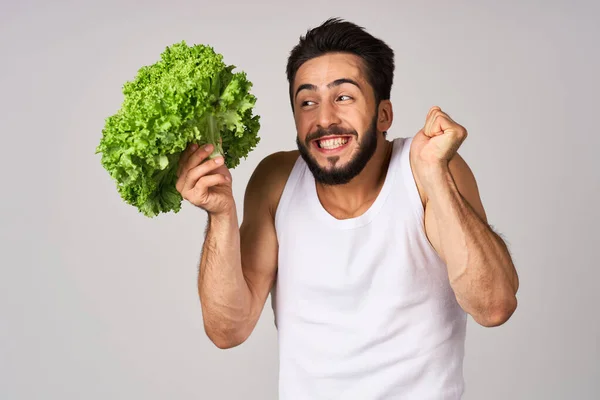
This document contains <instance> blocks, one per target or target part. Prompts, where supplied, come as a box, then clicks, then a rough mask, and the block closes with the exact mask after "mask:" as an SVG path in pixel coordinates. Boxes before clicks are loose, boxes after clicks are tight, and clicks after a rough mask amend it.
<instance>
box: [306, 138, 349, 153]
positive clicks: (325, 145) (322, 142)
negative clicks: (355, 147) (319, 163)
mask: <svg viewBox="0 0 600 400" xmlns="http://www.w3.org/2000/svg"><path fill="white" fill-rule="evenodd" d="M351 139H352V137H351V136H335V137H332V136H328V137H324V138H321V139H317V140H315V141H314V143H315V145H316V147H317V148H318V149H319V150H321V151H324V152H330V151H334V150H340V149H342V148H344V147H346V145H347V144H348V142H350V140H351Z"/></svg>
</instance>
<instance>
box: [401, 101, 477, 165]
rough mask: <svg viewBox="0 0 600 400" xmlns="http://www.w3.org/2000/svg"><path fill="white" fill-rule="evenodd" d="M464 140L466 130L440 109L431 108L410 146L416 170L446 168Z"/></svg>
mask: <svg viewBox="0 0 600 400" xmlns="http://www.w3.org/2000/svg"><path fill="white" fill-rule="evenodd" d="M466 138H467V130H466V129H465V128H464V127H463V126H461V125H459V124H457V123H456V122H454V121H453V120H452V118H450V116H449V115H448V114H446V113H445V112H443V111H442V110H441V108H440V107H437V106H435V107H432V108H431V109H430V110H429V112H428V113H427V118H426V119H425V126H424V127H423V128H422V129H421V130H420V131H419V132H418V133H417V134H416V135H415V137H414V139H413V144H412V146H411V147H412V151H413V153H414V154H415V164H416V166H417V169H420V170H423V172H424V170H429V169H431V168H437V167H439V166H448V162H449V161H450V160H451V159H452V157H454V155H455V154H456V152H457V151H458V149H459V147H460V146H461V145H462V143H463V142H464V141H465V139H466Z"/></svg>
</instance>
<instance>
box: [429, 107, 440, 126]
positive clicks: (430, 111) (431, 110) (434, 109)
mask: <svg viewBox="0 0 600 400" xmlns="http://www.w3.org/2000/svg"><path fill="white" fill-rule="evenodd" d="M438 110H439V111H441V110H442V109H441V108H440V107H438V106H433V107H431V108H430V109H429V111H428V112H427V117H425V123H427V121H429V119H430V118H431V115H432V114H433V113H434V112H435V111H438Z"/></svg>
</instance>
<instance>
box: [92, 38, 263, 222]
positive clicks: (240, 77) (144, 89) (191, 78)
mask: <svg viewBox="0 0 600 400" xmlns="http://www.w3.org/2000/svg"><path fill="white" fill-rule="evenodd" d="M235 68H236V67H235V66H233V65H225V63H224V62H223V56H222V55H221V54H218V53H216V52H215V51H214V49H213V48H212V47H209V46H205V45H193V46H188V45H187V44H186V43H185V41H182V42H180V43H176V44H174V45H172V46H170V47H167V48H166V49H165V50H164V52H163V53H162V54H161V55H160V60H159V61H157V62H156V63H155V64H153V65H148V66H143V67H142V68H140V69H139V71H138V73H137V75H136V76H135V78H134V79H133V80H132V81H128V82H126V83H125V84H124V85H123V88H122V89H123V95H124V100H123V103H122V105H121V108H120V109H119V110H118V111H117V112H116V113H115V114H114V115H111V116H109V117H108V118H106V120H105V125H104V128H103V130H102V138H101V140H100V144H99V145H98V146H97V148H96V154H100V153H101V154H102V157H101V164H102V166H103V167H104V169H106V171H108V173H109V174H110V176H111V177H112V178H113V180H114V181H116V184H117V189H118V192H119V194H120V196H121V197H122V199H123V200H124V201H125V202H127V203H128V204H131V205H133V206H135V207H137V208H138V210H139V211H140V212H141V213H142V214H144V215H145V216H147V217H155V216H157V215H158V214H159V213H165V212H170V211H172V212H175V213H177V212H179V210H180V209H181V203H182V200H183V199H182V197H181V195H180V194H179V192H178V191H177V189H176V188H175V183H176V181H177V176H176V173H177V167H178V162H179V157H180V155H181V152H182V151H183V150H184V149H185V148H186V147H187V145H188V144H190V143H197V144H199V145H204V144H207V143H210V144H212V145H214V149H215V150H214V151H213V153H212V154H211V156H210V157H211V158H214V157H217V156H219V155H221V156H223V157H224V159H225V165H226V166H227V167H228V168H230V169H233V168H235V167H237V166H238V164H239V163H240V159H241V158H245V157H246V156H247V155H248V153H249V152H250V151H252V150H253V149H254V148H255V147H256V145H257V144H258V142H259V140H260V138H259V137H258V131H259V128H260V123H259V116H258V115H253V108H254V105H255V103H256V97H255V96H253V95H252V94H250V92H249V91H250V89H251V87H252V83H251V82H250V81H248V79H247V77H246V74H245V73H244V72H237V73H233V69H235Z"/></svg>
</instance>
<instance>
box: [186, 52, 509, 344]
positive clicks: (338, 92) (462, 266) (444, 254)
mask: <svg viewBox="0 0 600 400" xmlns="http://www.w3.org/2000/svg"><path fill="white" fill-rule="evenodd" d="M365 76H366V75H365V73H364V66H363V65H362V62H361V60H360V58H358V57H357V56H354V55H349V54H327V55H325V56H321V57H318V58H315V59H312V60H310V61H308V62H306V63H305V64H303V65H302V66H301V67H300V69H299V70H298V72H297V74H296V78H295V81H294V84H293V93H294V94H295V97H294V100H293V101H294V121H295V125H296V130H297V140H298V142H299V143H300V144H306V149H307V154H305V155H304V156H310V157H311V160H312V161H313V162H314V164H315V165H313V167H315V168H319V169H320V171H321V172H322V173H324V174H327V173H335V172H336V171H340V170H343V169H344V168H345V167H347V166H348V165H350V164H352V161H353V160H355V159H356V157H357V156H358V154H359V153H360V151H361V143H363V141H364V139H365V137H366V136H365V135H369V130H370V129H371V128H372V127H373V124H374V126H375V131H376V132H375V133H376V145H375V149H374V151H373V153H372V156H371V158H370V159H368V161H367V162H366V163H365V164H364V165H363V166H362V168H360V172H359V173H358V174H357V175H356V176H354V177H353V178H352V179H351V180H350V181H349V182H348V183H345V184H340V185H331V184H324V183H320V182H317V193H318V196H319V199H320V201H321V204H322V205H323V207H324V208H325V209H326V210H327V211H328V212H329V213H330V214H331V215H332V216H334V217H335V218H338V219H346V218H352V217H356V216H359V215H361V214H363V213H364V212H365V211H366V210H368V208H369V207H370V206H371V205H372V203H373V202H374V201H375V199H376V198H377V195H378V194H379V191H380V190H381V187H382V185H383V182H384V180H385V176H386V173H387V168H388V165H389V160H390V156H391V150H392V143H391V142H390V141H388V140H386V139H385V137H384V135H383V134H382V132H386V131H387V130H388V129H389V128H390V127H391V125H392V120H393V110H392V104H391V102H390V101H389V100H383V101H381V102H380V103H379V104H378V105H376V104H375V96H374V93H373V89H372V87H371V86H370V85H369V83H368V82H367V80H366V79H365ZM340 132H341V133H342V134H345V135H346V136H349V137H350V141H349V142H348V144H347V145H346V146H344V148H343V150H341V151H337V152H334V154H324V153H323V152H322V151H320V150H319V149H318V148H316V147H315V146H312V145H311V141H310V140H308V141H307V140H306V139H307V137H308V138H309V139H311V138H312V137H317V136H323V135H324V134H327V135H330V134H331V135H340ZM348 132H354V133H353V134H348ZM311 135H313V136H311ZM466 136H467V132H466V130H465V129H464V128H463V127H462V126H460V125H459V124H457V123H456V122H454V121H453V120H452V119H451V118H450V116H449V115H448V114H446V113H444V112H442V111H441V109H439V107H433V108H432V109H431V110H430V112H429V113H428V114H427V116H426V118H425V123H424V126H423V129H421V130H420V131H419V132H418V133H417V134H416V136H415V139H414V140H413V142H412V145H411V149H410V151H411V153H410V162H411V167H412V169H413V174H414V179H415V183H416V185H417V188H418V191H419V193H420V196H421V200H422V204H423V207H424V209H425V221H424V224H425V228H426V233H427V237H428V239H429V241H430V242H431V244H432V246H433V247H434V249H435V250H436V251H437V253H438V255H439V256H440V258H441V259H442V260H443V261H444V262H445V263H446V265H447V267H448V275H449V278H450V283H451V285H452V288H453V289H454V291H455V294H456V297H457V300H458V302H459V304H460V305H461V306H462V307H463V309H464V310H465V311H466V312H467V313H469V314H470V315H471V316H472V317H473V318H474V320H475V321H477V322H478V323H479V324H481V325H483V326H488V327H491V326H497V325H500V324H502V323H504V322H506V321H507V320H508V319H509V318H510V316H511V315H512V313H513V312H514V310H515V309H516V292H517V289H518V278H517V274H516V271H515V269H514V265H513V263H512V260H511V258H510V255H509V253H508V249H507V248H506V245H505V244H504V242H503V241H502V239H501V238H500V237H499V236H498V235H497V234H495V233H494V232H493V231H492V230H491V228H490V227H489V225H488V224H487V217H486V214H485V211H484V208H483V205H482V204H481V200H480V197H479V193H478V189H477V184H476V181H475V178H474V176H473V174H472V172H471V170H470V169H469V167H468V165H467V164H466V163H465V161H464V160H463V159H462V157H461V156H460V155H459V154H458V153H457V150H458V149H459V147H460V145H461V144H462V142H463V141H464V140H465V138H466ZM211 150H212V149H210V148H209V149H197V148H193V147H190V148H189V149H188V150H186V152H185V153H184V155H183V156H182V158H181V161H180V169H179V172H178V176H179V180H178V182H177V188H178V190H179V191H180V192H181V193H182V196H183V197H184V198H185V199H186V200H188V201H189V202H191V203H192V204H194V205H196V206H198V207H200V208H202V209H204V210H206V211H207V212H208V216H209V223H208V227H207V231H206V235H205V240H204V245H203V248H202V257H201V260H200V268H199V277H198V292H199V296H200V300H201V301H200V302H201V306H202V311H203V318H204V326H205V330H206V333H207V335H208V337H209V338H210V339H211V340H212V341H213V342H214V343H215V345H216V346H218V347H219V348H231V347H234V346H237V345H239V344H241V343H243V342H244V341H245V340H246V339H247V338H248V337H249V336H250V334H251V332H252V331H253V329H254V327H255V326H256V323H257V321H258V319H259V317H260V314H261V312H262V310H263V308H264V305H265V301H266V299H267V297H268V294H269V291H270V290H271V288H272V286H273V284H274V282H275V278H276V273H277V254H278V243H277V236H276V232H275V224H274V216H275V211H276V210H277V206H278V203H279V199H280V197H281V194H282V192H283V188H284V186H285V183H286V181H287V178H288V176H289V174H290V172H291V169H292V167H293V165H294V162H295V161H296V160H297V158H298V157H299V156H300V153H299V152H298V151H290V152H278V153H275V154H272V155H270V156H268V157H266V158H265V159H264V160H262V161H261V162H260V163H259V165H258V166H257V168H256V170H255V171H254V173H253V174H252V176H251V178H250V181H249V183H248V185H247V187H246V192H245V196H244V205H243V206H244V220H243V221H242V223H241V225H239V224H238V217H237V212H236V206H235V201H234V198H233V196H232V192H231V174H230V173H229V171H228V170H227V168H226V167H225V166H223V165H222V161H221V159H219V158H217V159H215V160H208V159H207V157H208V155H209V154H210V151H211Z"/></svg>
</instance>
